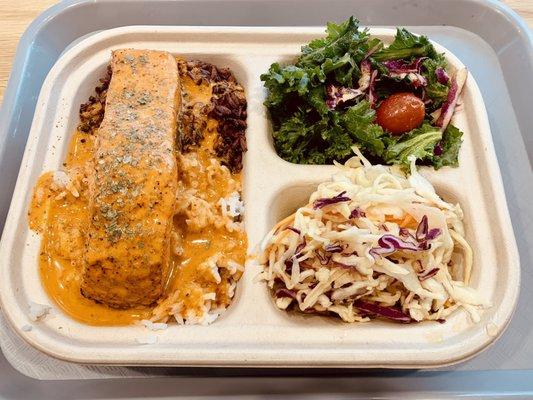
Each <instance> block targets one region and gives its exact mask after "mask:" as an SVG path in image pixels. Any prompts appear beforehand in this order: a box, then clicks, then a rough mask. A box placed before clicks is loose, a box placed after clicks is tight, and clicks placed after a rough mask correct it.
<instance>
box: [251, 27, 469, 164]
mask: <svg viewBox="0 0 533 400" xmlns="http://www.w3.org/2000/svg"><path fill="white" fill-rule="evenodd" d="M326 33H327V35H326V37H324V38H319V39H315V40H313V41H311V42H310V43H309V44H307V45H305V46H303V47H302V49H301V54H300V56H299V57H298V58H297V60H296V62H295V63H294V64H290V65H280V64H278V63H274V64H272V65H271V66H270V68H269V70H268V72H267V73H265V74H263V75H261V80H262V81H264V85H265V87H266V88H267V89H268V97H267V99H266V101H265V105H266V107H267V108H268V110H269V113H270V117H271V121H272V125H273V137H274V145H275V148H276V151H277V153H278V154H279V155H280V156H281V157H282V158H283V159H285V160H287V161H289V162H293V163H298V164H330V163H333V161H338V162H343V161H345V160H346V159H348V158H349V157H350V156H351V155H352V154H353V151H352V146H354V145H356V146H358V147H359V148H360V149H361V151H363V153H364V155H365V156H367V157H368V158H369V159H370V160H372V161H373V162H378V163H384V164H400V165H403V166H406V165H408V158H409V156H414V157H416V159H417V163H419V164H423V165H430V166H433V167H434V168H440V167H443V166H457V165H458V154H459V148H460V146H461V136H462V132H461V131H460V130H459V129H458V128H456V127H455V126H453V125H452V124H450V120H451V117H452V115H453V113H454V110H455V107H456V105H457V100H458V97H459V94H460V92H461V90H462V87H463V85H464V82H465V80H466V76H467V71H466V69H462V70H459V71H456V72H455V73H454V74H453V75H450V74H449V73H448V72H447V65H446V60H445V57H444V55H443V54H440V53H438V52H437V51H436V50H435V48H434V46H433V45H432V44H431V42H430V41H429V40H428V38H427V37H425V36H416V35H414V34H412V33H410V32H408V31H407V30H406V29H403V28H398V29H397V33H396V36H395V38H394V41H393V42H392V43H391V44H390V45H388V46H386V45H385V44H384V43H383V42H382V41H381V40H380V39H378V38H375V37H371V36H370V34H369V33H368V30H367V29H360V28H359V25H358V21H357V20H356V19H355V18H354V17H350V18H349V19H348V20H346V21H345V22H343V23H341V24H338V25H337V24H335V23H328V25H327V30H326Z"/></svg>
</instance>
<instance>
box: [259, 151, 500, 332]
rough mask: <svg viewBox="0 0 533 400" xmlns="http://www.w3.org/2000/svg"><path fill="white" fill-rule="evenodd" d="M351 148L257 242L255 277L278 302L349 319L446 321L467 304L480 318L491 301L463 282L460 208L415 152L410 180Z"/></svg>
mask: <svg viewBox="0 0 533 400" xmlns="http://www.w3.org/2000/svg"><path fill="white" fill-rule="evenodd" d="M354 152H355V154H356V156H355V157H352V158H351V159H350V160H348V161H347V162H346V163H345V164H344V165H341V164H336V166H337V169H338V172H337V173H336V174H335V175H334V176H333V177H332V179H331V180H330V181H328V182H324V183H322V184H320V185H319V186H318V188H317V190H316V191H315V192H314V193H313V194H312V195H311V196H310V198H309V203H308V204H307V205H305V206H303V207H301V208H299V209H298V210H297V211H296V212H295V213H294V214H292V215H291V216H289V217H287V218H285V219H283V220H282V221H280V222H279V223H278V224H277V225H276V226H275V227H274V228H273V229H272V230H271V231H270V232H269V234H268V235H267V236H266V237H265V239H264V240H263V242H262V246H261V254H260V256H259V262H260V264H261V265H262V266H263V272H262V273H261V275H260V279H262V280H265V281H266V282H267V284H268V286H269V287H270V288H271V289H272V292H273V293H274V296H275V297H276V305H277V306H278V307H279V308H280V309H284V310H285V309H290V308H294V309H297V310H300V311H302V312H306V313H328V314H334V315H338V316H339V317H340V318H341V319H342V320H344V321H346V322H355V321H368V320H370V319H371V318H373V317H382V318H388V319H392V320H397V321H399V322H409V321H424V320H438V321H439V322H442V320H443V319H444V318H446V317H447V316H449V315H450V313H451V312H453V311H454V310H456V309H458V308H463V309H464V310H466V311H467V312H468V313H469V314H470V315H471V317H472V319H473V320H474V321H478V320H479V318H480V317H479V313H480V311H481V310H482V309H484V308H486V307H488V306H490V304H489V303H488V302H487V301H486V300H485V299H484V298H483V297H482V296H481V295H480V294H479V293H478V292H477V291H476V290H474V289H472V288H471V287H469V286H468V284H469V280H470V276H471V271H472V263H473V252H472V249H471V247H470V245H469V244H468V242H467V240H466V239H465V237H464V228H463V221H462V219H463V212H462V210H461V207H460V206H459V205H453V204H450V203H447V202H445V201H444V200H442V199H441V198H440V197H439V196H438V195H437V194H436V192H435V189H434V188H433V186H432V185H431V184H430V183H429V182H428V181H427V180H426V179H425V178H423V177H422V176H421V175H420V174H419V173H418V172H417V170H416V167H415V165H414V161H415V160H414V158H413V159H412V160H411V174H410V176H409V177H406V175H405V174H404V173H403V172H402V171H401V170H400V169H399V168H396V167H385V166H382V165H371V164H370V163H369V162H368V160H366V159H365V158H364V157H363V156H362V154H361V152H360V151H359V150H358V149H357V148H354Z"/></svg>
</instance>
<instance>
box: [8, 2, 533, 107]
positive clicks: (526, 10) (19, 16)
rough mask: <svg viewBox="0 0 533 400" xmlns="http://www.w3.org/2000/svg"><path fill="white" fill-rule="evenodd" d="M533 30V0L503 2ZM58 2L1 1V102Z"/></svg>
mask: <svg viewBox="0 0 533 400" xmlns="http://www.w3.org/2000/svg"><path fill="white" fill-rule="evenodd" d="M503 1H504V2H505V3H507V4H508V5H509V6H510V7H512V8H513V9H514V10H515V11H516V12H518V14H520V15H521V16H522V18H524V19H525V20H526V21H527V23H528V24H529V26H530V27H532V28H533V0H503ZM56 2H57V1H56V0H17V1H13V0H0V54H1V55H2V56H1V57H0V102H1V100H2V97H3V95H4V90H5V87H6V83H7V79H8V77H9V72H10V70H11V60H12V59H13V56H14V54H15V50H16V47H17V43H18V41H19V39H20V36H21V35H22V33H23V32H24V30H25V29H26V27H27V26H28V25H29V24H30V22H31V21H33V19H35V17H37V15H39V14H40V13H41V12H42V11H44V10H45V9H47V8H48V7H50V6H51V5H53V4H55V3H56Z"/></svg>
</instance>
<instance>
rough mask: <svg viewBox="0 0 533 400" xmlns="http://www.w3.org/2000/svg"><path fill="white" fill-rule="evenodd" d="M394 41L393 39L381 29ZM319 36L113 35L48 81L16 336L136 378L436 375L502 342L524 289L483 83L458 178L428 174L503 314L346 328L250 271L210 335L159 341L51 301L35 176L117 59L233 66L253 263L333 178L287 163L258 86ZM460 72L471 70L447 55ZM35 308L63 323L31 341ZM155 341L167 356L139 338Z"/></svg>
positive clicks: (459, 117) (55, 155)
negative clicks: (280, 225) (188, 371)
mask: <svg viewBox="0 0 533 400" xmlns="http://www.w3.org/2000/svg"><path fill="white" fill-rule="evenodd" d="M371 33H372V34H373V35H376V36H379V37H380V38H381V39H383V40H384V41H385V42H390V41H391V40H392V38H393V37H394V34H395V31H394V30H391V29H372V30H371ZM321 35H323V30H322V29H321V28H221V27H213V28H206V27H198V28H193V27H153V26H150V27H142V26H134V27H125V28H118V29H113V30H108V31H103V32H101V33H98V34H96V35H94V36H91V37H90V38H88V39H86V40H84V41H82V42H80V43H79V44H77V45H76V46H74V47H73V48H71V49H70V50H69V51H67V52H66V53H65V54H64V55H63V56H62V57H61V58H60V60H59V61H58V62H57V63H56V65H55V66H54V67H53V69H52V70H51V71H50V73H49V75H48V77H47V79H46V81H45V83H44V85H43V88H42V90H41V94H40V97H39V100H38V104H37V110H36V113H35V117H34V121H33V125H32V129H31V132H30V137H29V139H28V144H27V146H26V152H25V154H24V159H23V161H22V167H21V170H20V173H19V178H18V182H17V186H16V189H15V193H14V196H13V201H12V204H11V209H10V212H9V215H8V219H7V223H6V227H5V232H4V237H3V241H2V244H1V248H0V272H1V275H2V277H3V279H2V280H1V281H0V296H1V300H2V308H3V310H4V312H5V314H6V316H7V318H8V319H9V321H10V322H11V324H12V326H13V327H14V329H15V330H16V331H17V332H18V333H19V335H21V336H22V337H23V338H24V339H25V340H27V341H28V342H29V343H30V344H32V345H33V346H35V347H37V348H39V349H40V350H42V351H44V352H46V353H48V354H50V355H52V356H54V357H58V358H61V359H66V360H71V361H76V362H87V363H98V364H103V363H111V364H127V365H141V364H142V365H224V366H230V365H233V366H343V367H380V366H383V367H430V366H431V367H433V366H438V365H444V364H450V363H454V362H458V361H460V360H464V359H466V358H468V357H471V356H473V355H475V354H476V353H477V352H479V351H481V350H482V349H483V348H485V347H487V346H488V345H489V344H490V343H492V342H493V341H494V340H495V339H496V338H497V337H498V336H499V335H500V334H501V333H502V332H503V330H504V328H505V326H506V325H507V323H508V321H509V319H510V317H511V315H512V312H513V309H514V307H515V304H516V300H517V295H518V290H519V275H520V273H519V258H518V252H517V248H516V243H515V239H514V235H513V230H512V227H511V223H510V219H509V214H508V210H507V205H506V201H505V195H504V191H503V186H502V182H501V177H500V172H499V168H498V164H497V160H496V156H495V154H494V148H493V144H492V139H491V135H490V128H489V124H488V120H487V114H486V111H485V107H484V104H483V100H482V97H481V94H480V92H479V89H478V87H477V85H476V83H475V80H474V77H473V76H472V75H470V76H469V77H468V79H467V83H466V85H465V88H464V90H463V95H462V106H461V107H460V109H459V110H458V111H457V112H456V115H455V116H454V124H455V125H456V126H457V127H459V128H460V129H461V130H462V131H463V132H464V133H465V134H464V143H463V146H462V149H461V152H460V160H459V162H460V166H459V168H456V169H454V168H444V169H441V170H439V171H434V170H432V169H430V168H426V167H423V168H421V171H422V173H423V174H424V175H425V176H426V177H427V178H428V179H429V180H430V181H431V182H432V183H433V185H434V186H435V187H436V189H437V192H438V193H439V194H440V195H441V196H442V197H443V198H444V199H445V200H447V201H449V202H459V203H460V204H461V206H462V208H463V210H464V212H465V220H464V224H465V228H466V232H467V240H468V241H469V242H470V243H471V245H472V247H473V249H474V257H475V258H474V272H473V276H472V286H473V287H474V288H476V289H478V290H479V291H481V292H482V293H483V295H484V296H485V297H486V298H488V299H489V300H490V301H491V303H492V307H490V308H489V309H487V310H485V311H484V312H483V313H482V318H481V321H480V322H479V323H477V324H474V323H472V321H471V320H470V318H469V316H468V315H467V313H466V312H464V311H461V310H460V311H458V312H455V313H454V314H453V315H452V316H451V317H449V318H448V319H447V322H446V323H445V324H438V323H435V322H423V323H419V324H409V325H400V324H394V323H390V322H385V321H372V322H370V323H364V324H346V323H343V322H340V321H338V320H335V319H331V318H325V317H319V316H303V315H294V314H287V313H284V312H282V311H280V310H278V309H277V308H276V307H275V305H274V302H273V300H272V298H271V296H270V293H269V292H268V290H267V288H266V285H265V284H264V283H263V282H257V281H256V279H255V278H256V276H257V274H258V272H259V268H260V267H259V266H257V265H255V264H254V263H253V262H250V263H248V265H247V267H246V271H245V274H244V276H243V278H242V280H241V281H240V283H239V286H238V290H237V294H236V297H235V299H234V301H233V304H232V305H231V306H230V307H229V308H228V310H227V311H226V312H225V313H224V314H223V315H222V316H221V317H220V318H219V319H218V320H217V321H216V322H215V323H213V324H212V325H209V326H179V325H176V324H171V325H170V326H169V327H168V329H166V330H164V331H158V332H155V333H154V332H151V331H148V330H147V329H146V328H144V327H142V326H126V327H93V326H87V325H83V324H80V323H78V322H76V321H74V320H72V319H70V318H69V317H68V316H66V315H65V314H63V313H62V312H61V311H60V310H59V308H58V307H56V306H55V305H54V304H53V303H51V300H50V299H49V298H48V296H47V295H46V293H45V292H44V290H43V288H42V285H41V282H40V276H39V273H38V252H39V246H40V238H39V236H38V235H37V234H36V233H34V232H32V231H30V230H29V228H28V225H27V220H26V212H27V208H28V204H29V200H30V198H31V194H32V189H33V185H34V184H35V182H36V180H37V178H38V176H39V175H40V174H41V173H42V172H44V171H48V170H56V169H59V168H60V166H61V163H62V160H63V158H64V155H65V154H66V150H67V146H68V143H69V140H70V137H71V134H72V133H73V132H74V130H75V127H76V125H77V123H78V108H79V105H80V104H81V103H83V102H85V101H86V99H87V98H88V96H89V95H90V94H91V93H92V91H93V89H94V86H95V85H96V83H97V81H98V79H99V78H100V77H102V76H103V75H104V73H105V69H106V67H107V65H108V63H109V60H110V54H111V53H110V52H111V50H113V49H117V48H126V47H134V48H145V49H159V50H166V51H169V52H171V53H173V54H176V55H178V54H179V55H181V56H184V57H186V58H189V59H201V60H205V61H208V62H212V63H214V64H216V65H217V66H219V67H229V68H230V69H231V70H232V71H233V73H234V74H235V76H236V78H237V80H238V81H239V82H240V83H241V84H242V86H243V87H244V89H245V91H246V96H247V100H248V107H249V108H248V110H249V113H248V129H247V140H248V148H249V150H248V152H247V154H246V156H245V161H244V201H245V206H246V210H245V224H246V231H247V234H248V239H249V243H250V249H249V251H250V253H253V252H254V251H257V245H258V243H259V242H260V241H261V240H262V238H263V237H264V235H265V234H266V233H267V232H268V231H269V230H270V228H271V226H272V225H273V224H275V223H276V222H277V221H278V220H280V219H281V218H283V217H284V216H286V215H288V214H290V213H291V212H293V211H294V210H295V209H296V208H297V207H298V206H300V205H302V204H304V203H305V201H306V199H307V197H308V196H309V194H310V193H311V192H312V191H313V190H314V188H315V187H316V186H317V185H318V184H319V183H320V182H322V181H324V180H327V179H329V178H330V176H331V174H332V173H333V172H334V167H333V166H303V165H295V164H290V163H287V162H285V161H283V160H282V159H281V158H279V157H278V156H277V155H276V153H275V150H274V147H273V144H272V138H271V128H270V124H269V121H268V115H267V112H266V109H265V108H264V107H263V105H262V102H263V101H264V98H265V95H266V93H265V91H264V89H263V85H262V82H261V81H260V79H259V75H260V74H261V73H263V72H265V71H266V70H267V69H268V67H269V65H270V64H271V63H272V62H274V61H280V62H287V61H289V60H291V59H293V58H294V57H295V56H296V55H297V54H298V52H299V49H300V46H301V45H302V44H304V43H307V42H308V41H309V40H311V39H312V38H315V37H317V36H321ZM436 48H437V51H440V52H445V53H446V56H447V59H448V62H449V65H450V68H451V69H452V71H453V70H455V69H457V68H459V67H461V66H462V64H461V62H460V61H459V60H458V59H457V58H456V57H454V56H453V55H452V54H450V53H449V52H448V51H446V50H445V49H444V48H442V47H441V46H438V45H436ZM30 302H35V303H40V304H50V305H52V306H53V312H52V315H50V316H48V317H46V318H45V319H44V320H43V321H41V322H39V323H36V324H34V325H33V329H32V330H31V331H26V330H22V327H23V326H24V325H27V324H29V323H31V322H30V320H29V304H30ZM152 334H155V335H156V336H157V338H158V341H157V343H156V344H153V345H140V344H139V343H138V341H137V340H138V339H142V338H143V337H145V336H148V335H152Z"/></svg>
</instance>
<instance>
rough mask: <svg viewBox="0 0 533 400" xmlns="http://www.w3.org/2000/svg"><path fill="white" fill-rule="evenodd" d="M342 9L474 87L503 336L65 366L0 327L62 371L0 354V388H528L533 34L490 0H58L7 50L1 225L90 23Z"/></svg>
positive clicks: (277, 19) (8, 348)
mask: <svg viewBox="0 0 533 400" xmlns="http://www.w3.org/2000/svg"><path fill="white" fill-rule="evenodd" d="M352 14H353V15H356V16H357V17H358V18H359V19H360V20H361V23H362V24H363V25H374V26H396V25H402V26H407V27H409V29H412V30H413V31H415V32H417V33H424V34H427V35H429V36H430V37H431V38H432V39H434V40H436V41H437V42H439V43H441V44H443V45H444V46H445V47H447V48H448V49H450V50H451V51H452V52H453V53H454V54H456V55H457V56H458V57H459V58H460V59H461V60H462V61H463V63H464V64H465V65H467V67H468V68H469V69H470V71H471V73H472V74H474V76H475V78H476V80H477V82H478V84H479V86H480V89H481V91H482V94H483V98H484V100H485V104H486V107H487V110H488V113H489V119H490V124H491V131H492V135H493V140H494V144H495V147H496V152H497V157H498V161H499V164H500V168H501V171H502V176H503V179H504V185H505V190H506V195H507V200H508V203H509V210H510V213H511V218H512V221H513V227H514V230H515V235H516V237H517V242H518V246H519V250H520V255H521V261H522V266H523V267H522V268H523V272H522V291H521V297H520V301H519V306H518V308H517V311H516V314H515V317H514V319H513V321H512V322H511V325H510V327H509V328H508V330H507V332H506V333H505V334H504V336H503V337H502V338H501V339H500V340H499V341H498V342H497V343H496V344H495V345H494V346H492V347H491V348H490V349H488V350H486V351H485V352H484V353H482V354H481V355H480V356H478V357H476V358H474V359H473V360H471V361H468V362H466V363H463V364H460V365H458V366H455V367H452V368H450V369H448V370H442V371H435V372H427V371H425V372H421V371H384V370H372V371H361V370H323V369H314V370H310V369H307V370H304V369H289V370H287V369H283V370H275V369H274V370H273V369H212V368H211V369H199V368H196V369H191V368H160V369H156V368H134V369H133V368H113V367H105V368H104V367H93V366H83V367H80V366H75V367H76V368H78V369H77V370H76V368H70V367H69V366H68V365H62V364H60V362H57V361H56V360H52V359H46V358H40V357H37V356H36V355H35V354H33V353H31V352H29V351H28V352H27V353H25V350H24V349H22V347H21V346H22V344H21V343H17V340H20V339H18V338H16V337H14V336H13V335H11V334H10V333H9V332H7V333H6V332H2V331H1V330H0V335H2V336H1V337H0V343H1V344H2V348H3V350H4V351H5V352H6V354H7V358H8V359H9V360H10V361H11V362H12V364H13V365H15V366H16V368H17V369H18V370H20V371H21V372H22V373H24V374H26V375H29V376H31V377H34V378H39V379H56V380H62V379H71V381H69V382H66V381H64V382H61V381H56V382H47V383H41V385H38V384H37V382H36V381H33V380H31V379H29V378H27V377H25V376H23V375H22V374H20V373H18V372H16V371H15V370H14V369H12V368H11V367H10V365H9V364H8V362H7V361H6V360H5V359H4V358H2V357H1V355H0V371H1V372H0V398H8V399H9V398H36V397H39V398H41V399H60V398H73V397H86V398H92V397H97V396H101V395H102V393H105V394H104V396H105V397H110V398H113V397H121V398H128V397H132V398H142V397H148V396H150V397H152V396H153V397H158V396H172V395H175V394H178V393H179V394H181V395H184V394H188V395H203V396H209V395H211V396H216V395H221V394H223V393H226V394H228V393H231V394H234V395H252V394H258V393H272V392H274V393H277V394H279V395H289V394H290V395H305V394H307V393H308V394H311V393H316V394H319V395H320V396H326V395H327V394H330V395H333V394H337V395H341V396H346V395H350V396H351V397H354V396H355V395H360V396H362V397H365V393H366V394H368V393H370V392H373V394H374V395H375V394H376V392H378V393H379V394H380V395H382V396H384V397H394V398H399V397H407V398H414V397H439V398H442V397H451V396H458V395H461V396H462V395H466V394H468V395H478V396H482V397H487V396H499V395H504V394H514V395H521V396H525V395H527V394H533V379H531V378H530V377H533V329H532V327H533V317H530V316H529V315H530V313H529V309H528V304H529V303H530V302H531V301H533V289H532V288H533V272H531V271H530V270H529V267H530V265H532V264H533V253H532V250H531V249H533V229H532V228H531V227H532V226H533V173H532V171H531V164H530V160H529V158H531V159H533V132H532V131H531V126H533V112H531V111H532V109H531V101H530V98H529V96H530V93H531V92H532V89H533V51H532V50H533V45H532V42H533V40H532V35H531V32H530V31H529V29H528V28H527V26H526V25H525V24H524V22H523V21H522V20H520V18H519V17H518V16H517V15H516V14H515V13H514V12H512V11H511V10H510V9H509V8H507V7H506V6H504V5H502V4H501V3H500V2H498V1H477V0H426V1H423V0H418V1H417V0H400V1H394V2H393V1H388V0H373V1H368V0H364V1H363V0H353V1H347V0H341V1H335V2H334V3H333V2H330V1H325V0H324V1H323V0H274V1H267V0H249V1H245V0H183V1H181V0H177V1H164V0H120V1H119V0H104V1H98V0H92V1H87V0H75V1H72V0H67V1H64V2H62V3H60V4H58V5H56V6H54V7H52V8H51V9H49V10H47V11H46V12H45V13H43V14H42V15H41V16H39V17H38V18H37V19H36V20H35V21H34V22H33V23H32V24H31V25H30V27H29V28H28V30H27V31H26V33H25V34H24V36H23V37H22V39H21V41H20V44H19V47H18V49H17V54H16V57H15V59H14V63H13V71H12V74H11V77H10V80H9V83H8V87H7V90H6V92H5V96H4V103H3V105H2V109H1V111H0V121H1V122H2V123H1V124H0V172H1V175H0V179H1V183H2V188H3V190H2V191H1V192H0V227H3V224H4V220H5V215H6V214H7V210H8V207H9V202H10V200H11V194H12V190H13V187H14V184H15V182H16V178H17V174H18V170H19V166H20V160H21V158H22V153H23V151H24V146H25V143H26V139H27V135H28V132H29V128H30V125H31V121H32V119H33V113H34V109H35V103H36V100H37V96H38V94H39V91H40V88H41V85H42V82H43V80H44V78H45V77H46V74H47V73H48V71H49V70H50V68H51V67H52V65H53V64H54V63H55V61H56V60H57V58H58V57H59V56H60V55H61V53H62V52H63V51H64V50H65V49H66V48H67V47H69V45H71V43H73V42H76V41H79V39H80V38H81V37H84V36H86V35H90V34H91V33H94V32H96V31H99V30H102V29H109V28H114V27H118V26H125V25H241V26H244V25H247V26H287V25H293V26H299V25H300V26H303V25H306V26H310V25H314V26H317V25H318V26H323V25H324V24H325V22H327V21H328V20H337V21H338V20H342V19H345V18H346V17H347V16H348V15H352ZM528 153H529V158H528ZM465 190H467V188H465ZM0 320H1V317H0ZM0 322H1V321H0ZM21 349H22V350H21ZM30 350H31V349H30ZM57 363H59V364H57ZM124 376H127V377H151V379H149V380H146V379H137V378H135V379H130V380H128V382H127V384H125V382H124V381H117V380H111V379H106V380H103V379H102V380H100V381H98V382H95V381H87V380H75V379H76V378H88V377H90V378H93V379H97V378H99V377H101V378H110V377H124ZM528 378H529V379H528ZM72 379H74V380H72ZM43 385H45V387H46V389H45V390H43Z"/></svg>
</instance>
